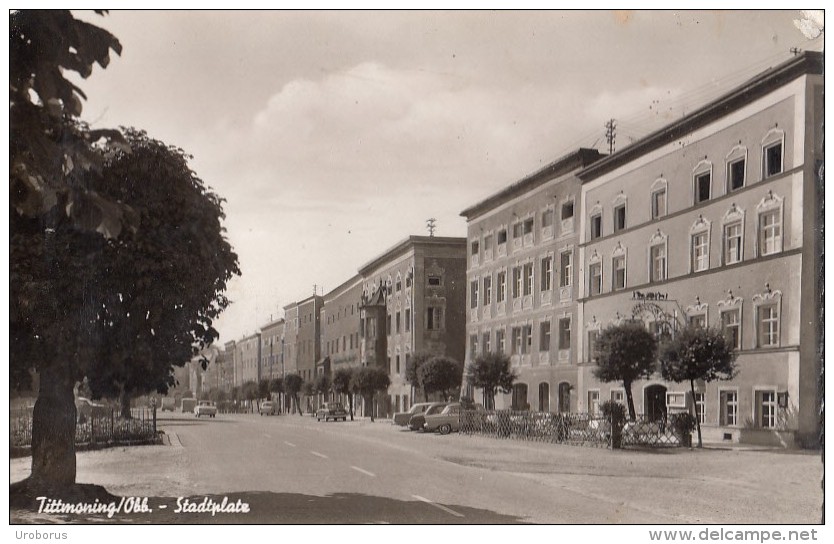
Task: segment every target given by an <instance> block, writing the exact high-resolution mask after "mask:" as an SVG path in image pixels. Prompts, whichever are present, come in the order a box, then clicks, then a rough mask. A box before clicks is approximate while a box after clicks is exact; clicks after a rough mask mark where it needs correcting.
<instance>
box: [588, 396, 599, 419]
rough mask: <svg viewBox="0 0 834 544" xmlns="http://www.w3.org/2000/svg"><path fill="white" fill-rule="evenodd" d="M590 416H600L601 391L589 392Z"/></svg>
mask: <svg viewBox="0 0 834 544" xmlns="http://www.w3.org/2000/svg"><path fill="white" fill-rule="evenodd" d="M588 414H589V415H592V416H598V415H599V391H588Z"/></svg>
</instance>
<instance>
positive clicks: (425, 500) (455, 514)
mask: <svg viewBox="0 0 834 544" xmlns="http://www.w3.org/2000/svg"><path fill="white" fill-rule="evenodd" d="M412 497H414V498H415V499H417V500H418V501H423V502H425V503H427V504H430V505H432V506H435V507H437V508H440V509H441V510H443V511H444V512H447V513H449V514H452V515H453V516H456V517H459V518H462V517H464V516H463V514H461V513H460V512H455V511H454V510H452V509H451V508H446V507H445V506H443V505H442V504H437V503H436V502H432V501H430V500H428V499H427V498H425V497H421V496H420V495H412Z"/></svg>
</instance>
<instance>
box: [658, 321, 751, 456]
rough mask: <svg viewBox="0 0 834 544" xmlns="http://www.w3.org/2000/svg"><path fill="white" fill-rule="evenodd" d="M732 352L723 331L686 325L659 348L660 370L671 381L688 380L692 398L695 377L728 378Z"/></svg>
mask: <svg viewBox="0 0 834 544" xmlns="http://www.w3.org/2000/svg"><path fill="white" fill-rule="evenodd" d="M735 362H736V353H735V351H734V350H733V347H732V346H731V345H730V343H729V342H728V341H727V338H726V336H724V333H723V331H721V330H719V329H716V328H705V327H696V326H693V325H689V326H687V327H685V328H684V329H683V330H681V331H679V332H678V334H677V335H676V336H675V337H674V338H673V339H672V340H671V341H669V342H667V343H665V344H664V345H663V346H661V349H660V374H661V376H663V379H665V380H669V381H673V382H675V383H681V382H689V391H690V392H691V394H692V400H693V402H694V401H695V380H703V381H704V382H707V383H709V382H711V381H713V380H731V379H733V378H734V377H735V375H736V366H735ZM695 415H696V417H695V421H696V426H697V429H698V447H699V448H700V447H703V442H702V441H701V421H700V419H699V418H698V417H697V414H695Z"/></svg>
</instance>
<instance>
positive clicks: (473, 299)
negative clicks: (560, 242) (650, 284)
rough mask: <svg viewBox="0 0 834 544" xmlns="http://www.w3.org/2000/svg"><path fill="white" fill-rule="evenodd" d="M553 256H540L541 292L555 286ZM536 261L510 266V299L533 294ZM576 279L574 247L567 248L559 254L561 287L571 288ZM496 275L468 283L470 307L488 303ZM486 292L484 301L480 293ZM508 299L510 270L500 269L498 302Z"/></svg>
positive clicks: (496, 283)
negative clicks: (508, 273) (574, 274)
mask: <svg viewBox="0 0 834 544" xmlns="http://www.w3.org/2000/svg"><path fill="white" fill-rule="evenodd" d="M553 261H554V257H553V256H550V255H547V256H544V257H541V258H540V259H539V263H538V268H539V272H540V274H539V278H540V284H539V289H540V291H541V292H546V291H550V290H551V289H553V267H554V262H553ZM534 268H535V266H534V262H533V261H530V262H527V263H523V264H519V265H518V266H515V267H513V268H510V270H509V272H510V275H511V277H510V279H511V283H510V292H509V295H510V297H511V298H519V297H522V296H528V295H532V294H533V285H534V279H535V271H534ZM572 279H573V249H567V250H565V251H563V252H561V253H560V254H559V286H560V287H569V286H570V285H571V282H572ZM492 280H493V276H492V274H489V275H486V276H483V277H482V278H480V279H475V280H471V281H470V282H469V306H470V308H472V309H475V308H478V307H479V306H489V305H490V304H492V297H493V281H492ZM482 294H483V300H481V295H482ZM506 299H507V270H504V269H502V270H498V271H497V272H496V273H495V302H497V303H499V304H500V303H502V302H504V301H505V300H506Z"/></svg>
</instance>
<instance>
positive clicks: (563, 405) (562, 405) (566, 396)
mask: <svg viewBox="0 0 834 544" xmlns="http://www.w3.org/2000/svg"><path fill="white" fill-rule="evenodd" d="M570 390H571V385H570V384H569V383H568V382H562V383H560V384H559V413H560V414H567V413H568V412H570Z"/></svg>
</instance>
